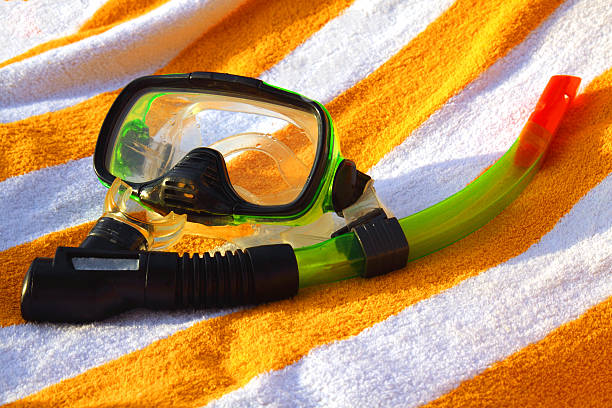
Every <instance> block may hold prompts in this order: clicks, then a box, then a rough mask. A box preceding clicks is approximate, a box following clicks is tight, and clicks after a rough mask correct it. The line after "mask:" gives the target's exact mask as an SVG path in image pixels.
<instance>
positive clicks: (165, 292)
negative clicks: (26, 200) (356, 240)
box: [21, 244, 299, 323]
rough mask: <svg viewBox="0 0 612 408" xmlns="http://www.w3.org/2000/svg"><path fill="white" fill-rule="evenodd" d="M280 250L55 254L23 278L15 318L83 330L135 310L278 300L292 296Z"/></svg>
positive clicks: (290, 255) (289, 254) (286, 248)
mask: <svg viewBox="0 0 612 408" xmlns="http://www.w3.org/2000/svg"><path fill="white" fill-rule="evenodd" d="M298 284H299V276H298V267H297V261H296V258H295V254H294V252H293V248H292V247H291V246H290V245H287V244H278V245H264V246H259V247H253V248H248V249H245V250H237V251H235V252H226V253H225V254H221V253H220V252H216V253H214V254H212V255H211V254H208V253H206V254H204V255H203V256H200V255H198V254H194V255H193V256H192V257H190V256H189V255H188V254H185V255H183V256H179V255H178V254H177V253H174V252H147V251H140V252H137V251H109V250H104V249H90V248H69V247H59V248H58V249H57V251H56V253H55V257H54V258H36V259H35V260H34V261H33V262H32V264H31V265H30V268H29V269H28V272H27V273H26V275H25V278H24V282H23V288H22V293H21V315H22V316H23V318H24V319H25V320H28V321H50V322H69V323H82V322H91V321H96V320H102V319H105V318H108V317H111V316H113V315H116V314H119V313H122V312H125V311H128V310H131V309H135V308H142V307H144V308H148V309H184V308H195V309H200V308H221V307H230V306H238V305H249V304H257V303H262V302H270V301H275V300H280V299H285V298H288V297H291V296H293V295H295V294H296V293H297V291H298Z"/></svg>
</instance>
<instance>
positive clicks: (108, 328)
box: [0, 309, 237, 404]
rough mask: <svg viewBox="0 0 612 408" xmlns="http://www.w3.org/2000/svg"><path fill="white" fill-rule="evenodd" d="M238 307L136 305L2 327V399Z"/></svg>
mask: <svg viewBox="0 0 612 408" xmlns="http://www.w3.org/2000/svg"><path fill="white" fill-rule="evenodd" d="M236 310H237V309H230V310H223V311H207V312H203V311H197V312H193V311H191V312H150V311H146V310H135V311H133V312H130V313H125V314H123V315H121V316H119V317H116V318H112V319H108V320H105V321H104V322H101V323H95V324H88V325H80V326H76V325H67V324H48V323H47V324H32V323H28V324H25V325H17V326H9V327H3V328H2V331H1V332H0V338H2V341H0V367H2V375H0V404H5V403H7V402H11V401H15V400H17V399H19V398H23V397H25V396H27V395H29V394H32V393H34V392H37V391H39V390H41V389H43V388H45V387H47V386H49V385H51V384H55V383H57V382H60V381H61V380H63V379H66V378H70V377H74V376H75V375H77V374H79V373H82V372H83V371H86V370H88V369H90V368H93V367H96V366H98V365H101V364H104V363H106V362H108V361H110V360H113V359H115V358H119V357H121V356H122V355H124V354H127V353H130V352H132V351H135V350H139V349H141V348H143V347H146V346H147V345H149V344H151V343H152V342H154V341H156V340H160V339H163V338H166V337H168V336H170V335H172V334H174V333H176V332H177V331H179V330H183V329H186V328H188V327H189V326H191V325H193V324H194V323H196V322H200V321H203V320H207V319H211V318H213V317H216V316H219V315H222V314H228V313H233V312H235V311H236Z"/></svg>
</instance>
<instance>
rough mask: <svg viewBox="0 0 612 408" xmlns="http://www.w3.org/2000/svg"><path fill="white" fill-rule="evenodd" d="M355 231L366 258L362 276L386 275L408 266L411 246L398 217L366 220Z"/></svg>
mask: <svg viewBox="0 0 612 408" xmlns="http://www.w3.org/2000/svg"><path fill="white" fill-rule="evenodd" d="M353 231H354V232H355V235H356V236H357V239H358V240H359V244H360V245H361V249H362V250H363V253H364V255H365V258H366V265H365V269H364V271H363V273H362V275H361V276H362V277H364V278H371V277H373V276H379V275H384V274H386V273H388V272H391V271H394V270H397V269H401V268H403V267H404V266H406V263H407V262H408V254H409V252H410V248H409V246H408V241H407V240H406V236H405V235H404V231H402V227H401V226H400V224H399V222H398V221H397V218H385V219H376V220H374V221H370V222H365V223H363V224H360V225H357V226H356V227H354V228H353Z"/></svg>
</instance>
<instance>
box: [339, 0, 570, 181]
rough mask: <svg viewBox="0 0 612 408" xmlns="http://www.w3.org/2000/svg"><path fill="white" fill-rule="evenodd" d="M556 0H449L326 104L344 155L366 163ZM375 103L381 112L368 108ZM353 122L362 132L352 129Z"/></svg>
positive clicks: (513, 41) (470, 78) (517, 39)
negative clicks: (439, 14) (398, 48)
mask: <svg viewBox="0 0 612 408" xmlns="http://www.w3.org/2000/svg"><path fill="white" fill-rule="evenodd" d="M561 3H562V1H560V0H556V1H540V0H522V1H511V2H499V1H489V2H486V1H478V0H471V1H463V0H461V1H457V2H456V3H455V4H454V5H453V7H451V8H450V9H449V10H448V11H447V12H446V13H445V14H444V17H443V18H439V19H438V20H437V21H435V22H434V23H432V24H431V25H430V26H429V27H428V28H427V30H425V31H424V32H423V33H421V34H420V35H419V36H417V37H416V38H415V39H414V41H412V42H411V43H410V44H409V45H408V46H406V47H405V48H404V49H403V50H402V52H401V53H398V54H397V55H396V56H395V57H394V58H392V59H391V60H389V61H388V62H387V63H386V64H385V66H386V69H384V70H378V71H376V72H374V73H373V74H372V75H370V76H369V77H368V81H367V82H365V81H364V82H363V83H361V84H357V85H356V86H354V87H353V88H351V89H350V90H348V91H347V92H345V93H344V94H342V95H340V97H338V98H336V100H334V101H333V102H332V103H331V104H330V105H329V107H328V109H329V111H330V113H331V116H332V118H341V120H338V121H337V122H336V127H337V130H338V134H339V135H340V136H341V140H342V152H343V153H344V156H345V157H350V158H351V159H352V160H354V161H355V163H357V167H359V168H361V169H369V168H370V167H371V166H373V165H374V164H376V163H377V162H378V160H379V158H380V157H382V156H383V155H384V154H386V153H387V152H388V151H390V150H391V149H392V148H393V147H395V146H397V145H398V144H400V143H401V142H402V141H403V140H404V139H405V138H406V137H407V136H408V135H409V134H410V132H412V130H414V129H416V128H417V127H418V126H419V125H420V124H421V123H423V122H424V121H425V120H426V119H427V118H428V117H429V116H430V115H431V114H432V113H433V112H435V111H436V110H438V109H439V108H440V107H441V106H442V105H443V104H444V103H445V102H446V101H447V100H448V99H449V98H450V97H452V96H453V95H455V94H456V93H457V92H459V91H460V90H461V89H463V88H464V87H465V86H466V85H467V84H469V83H470V82H472V81H473V80H474V79H476V78H477V77H478V75H480V74H481V73H482V72H484V71H485V70H486V69H487V68H488V67H490V66H491V65H492V64H493V63H495V61H497V60H498V59H499V58H501V57H503V56H504V55H506V54H507V53H508V52H509V51H510V50H511V49H512V48H513V47H514V46H516V45H517V44H519V43H520V42H522V40H523V39H524V38H525V37H526V36H527V35H528V34H529V33H530V32H531V31H532V30H533V29H534V28H535V27H537V26H538V25H539V24H540V23H541V22H542V21H543V20H544V19H545V18H546V17H547V16H548V15H549V14H550V13H551V12H552V11H553V10H555V8H556V7H557V6H558V5H559V4H561ZM433 35H438V37H437V38H436V37H434V36H433ZM389 89H391V90H392V91H391V92H389V91H388V90H389ZM366 101H367V103H365V102H366ZM379 106H384V111H382V112H379V114H378V115H372V114H370V111H371V110H372V109H376V108H375V107H379ZM389 123H396V124H398V125H397V126H388V124H389ZM355 127H358V128H359V129H363V130H364V131H363V132H354V131H353V130H352V129H354V128H355ZM361 135H367V136H368V137H367V138H368V139H369V140H370V141H372V142H370V143H369V142H368V141H366V140H363V139H362V138H361ZM365 145H367V146H368V149H364V148H363V146H365Z"/></svg>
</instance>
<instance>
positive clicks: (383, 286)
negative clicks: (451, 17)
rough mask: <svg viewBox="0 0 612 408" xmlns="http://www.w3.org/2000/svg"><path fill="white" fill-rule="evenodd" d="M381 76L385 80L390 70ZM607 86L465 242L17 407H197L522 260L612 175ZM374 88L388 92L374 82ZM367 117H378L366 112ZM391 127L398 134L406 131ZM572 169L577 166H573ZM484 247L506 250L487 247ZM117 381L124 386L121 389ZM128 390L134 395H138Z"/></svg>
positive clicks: (597, 88)
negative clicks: (516, 193)
mask: <svg viewBox="0 0 612 408" xmlns="http://www.w3.org/2000/svg"><path fill="white" fill-rule="evenodd" d="M500 7H501V8H502V12H508V11H509V10H517V9H525V10H533V9H531V8H526V7H525V8H523V7H524V6H523V7H521V6H517V5H516V4H509V3H507V2H505V3H504V4H503V5H500ZM505 7H508V9H505ZM480 9H481V8H479V7H472V6H470V7H468V8H466V9H460V10H459V11H457V10H456V9H455V12H461V10H464V11H463V12H464V13H468V14H469V13H472V12H476V10H480ZM442 18H444V17H442ZM465 18H468V16H465ZM486 20H488V18H486V16H480V17H479V18H478V19H476V20H475V21H476V22H478V24H479V26H480V23H479V22H480V21H486ZM430 28H431V26H430ZM428 30H429V29H428ZM433 34H435V35H433V36H432V37H431V41H432V42H433V44H436V43H438V42H442V43H443V42H444V38H445V35H454V33H453V32H452V30H447V31H446V32H444V33H439V32H435V31H434V32H433ZM515 40H517V39H515ZM517 41H518V40H517ZM392 67H393V66H392ZM381 69H383V70H385V69H389V66H387V65H385V66H383V67H382V68H381ZM387 74H388V76H389V77H391V76H392V71H387ZM611 80H612V72H610V73H607V74H606V75H605V76H603V77H602V78H600V79H599V80H597V81H595V82H594V83H593V85H591V87H590V88H589V89H588V91H587V94H586V95H584V96H583V97H581V98H579V99H578V102H579V104H578V105H577V106H574V107H573V108H572V111H571V112H570V114H569V118H568V121H566V122H565V123H566V125H564V127H563V128H562V129H561V130H560V135H559V139H558V141H557V142H554V143H555V144H554V147H553V151H552V154H551V156H550V159H551V160H549V162H548V163H547V165H546V166H545V168H544V169H543V170H542V172H541V173H540V174H539V175H538V177H536V179H535V180H534V181H533V183H532V184H531V186H530V187H529V188H528V189H527V190H526V191H525V193H524V194H523V195H522V196H521V197H520V198H519V199H518V200H517V201H516V202H515V203H514V204H513V205H511V206H510V207H509V208H508V209H507V210H506V211H505V212H504V213H502V214H501V215H500V216H498V217H497V218H496V219H495V220H493V221H492V222H491V223H489V224H488V225H487V226H485V227H484V228H483V229H481V230H479V231H478V232H476V233H474V234H472V235H471V236H469V237H468V238H466V239H464V240H462V241H460V242H458V243H456V244H454V245H452V246H450V247H448V248H446V249H444V250H442V251H440V252H439V253H437V254H436V255H433V256H430V257H427V258H423V259H421V260H419V261H417V262H414V263H412V264H411V265H410V266H409V267H408V268H407V269H406V270H404V271H398V272H396V273H392V274H390V275H387V276H383V277H380V278H376V279H371V280H362V279H353V280H348V281H343V282H339V283H336V284H332V285H325V286H320V287H315V288H309V289H306V290H304V291H302V292H301V293H300V294H299V295H298V296H297V297H296V299H293V300H287V301H282V302H277V303H273V304H267V305H263V306H260V307H258V308H255V309H252V310H247V311H243V312H239V313H234V314H231V315H227V316H223V317H220V318H216V319H212V320H209V321H206V322H202V323H199V324H196V325H194V326H192V327H191V328H189V329H187V330H184V331H181V332H179V333H176V334H175V335H173V336H171V337H169V338H167V339H164V340H161V341H158V342H156V343H153V344H152V345H150V346H148V347H146V348H144V349H143V350H140V351H137V352H134V353H131V354H128V355H125V356H123V357H121V358H119V359H117V360H115V361H112V362H110V363H108V364H105V365H102V366H100V367H96V368H94V369H92V370H89V371H87V372H85V373H84V374H82V375H80V376H78V377H76V378H73V379H70V380H66V381H64V382H62V383H59V384H55V385H53V386H51V387H49V388H47V389H45V390H43V391H41V392H39V393H37V394H35V395H32V396H30V397H28V398H26V399H24V400H22V401H20V402H18V403H16V404H15V405H19V404H22V403H43V402H44V403H48V404H53V403H55V402H56V401H57V402H59V401H62V402H64V403H66V402H69V403H70V404H71V405H89V404H94V403H95V404H107V405H113V404H119V403H122V404H126V403H127V404H133V405H168V404H181V405H185V406H197V405H202V404H205V403H207V402H208V401H210V400H211V399H214V398H218V397H220V396H221V395H223V394H225V393H227V392H230V391H231V390H233V389H236V388H238V387H241V386H243V385H244V384H246V383H247V382H248V381H249V380H250V379H251V378H253V376H255V375H257V374H260V373H262V372H266V371H268V370H274V369H280V368H282V367H284V366H286V365H287V364H291V363H292V362H295V361H296V360H298V359H299V358H301V357H302V356H304V355H305V354H306V353H307V352H308V351H309V350H311V349H312V348H313V347H316V346H318V345H321V344H325V343H328V342H330V341H334V340H339V339H344V338H347V337H349V336H352V335H356V334H358V333H359V332H361V331H362V330H364V329H365V328H367V327H370V326H372V324H373V323H375V322H378V321H381V320H383V319H385V318H387V317H389V316H390V315H392V314H395V313H398V312H399V311H401V310H402V309H403V308H405V307H406V306H408V305H410V304H413V303H415V302H417V301H419V300H422V299H424V298H427V297H430V296H432V295H434V294H436V293H439V292H440V291H442V290H444V289H447V288H449V287H452V286H453V285H455V284H456V283H458V282H460V281H462V280H464V279H466V278H468V277H470V276H474V275H476V274H477V273H479V272H480V271H482V270H485V269H487V268H490V267H492V266H494V265H497V264H499V263H500V262H504V261H506V260H507V259H509V258H511V257H513V256H516V255H518V254H520V253H522V252H524V251H525V250H526V249H527V248H528V247H529V246H531V245H532V244H533V243H535V242H537V241H538V240H539V238H540V237H541V236H542V235H544V234H545V233H546V232H548V231H549V230H550V229H551V228H552V227H553V226H554V225H555V223H556V222H557V221H558V219H559V218H560V217H561V216H562V215H563V214H564V213H566V212H567V211H568V210H569V209H570V208H571V207H572V206H573V205H574V204H575V203H576V201H577V200H578V199H579V198H580V197H581V196H582V195H584V194H585V193H586V192H588V191H589V190H590V189H591V188H592V187H593V186H594V185H596V184H597V183H598V182H599V181H601V180H602V179H603V178H604V177H605V176H606V175H607V174H608V173H609V172H610V170H612V160H610V158H611V157H612V146H609V145H606V144H605V140H606V137H607V136H606V133H605V132H608V130H607V129H606V127H607V126H608V123H609V122H610V121H611V120H612V112H606V108H607V105H608V102H609V100H610V96H612V87H610V82H611ZM366 81H367V79H366ZM398 82H399V81H398ZM372 86H376V87H377V88H376V89H377V91H378V92H386V89H385V88H380V87H378V84H377V83H376V82H373V85H372ZM396 86H401V84H399V83H398V84H397V85H396ZM390 88H391V89H393V85H391V86H390ZM364 101H365V102H369V101H368V100H367V99H366V100H363V99H362V102H364ZM580 102H581V104H580ZM385 109H386V107H385ZM602 111H603V112H604V113H605V114H604V115H602ZM371 114H372V115H377V114H380V112H379V111H375V109H372V110H371ZM572 121H573V122H572ZM567 123H571V125H567ZM389 126H390V127H391V128H392V130H399V129H401V128H402V127H403V126H405V124H404V123H393V124H390V125H389ZM350 130H351V131H353V132H357V133H360V135H359V138H360V139H362V140H368V139H367V137H368V136H367V135H365V133H366V132H368V130H367V129H361V128H360V127H359V126H357V125H356V126H355V128H351V129H350ZM391 133H392V132H391ZM569 136H571V139H569V141H568V137H569ZM574 161H577V162H579V163H581V165H580V166H572V163H574ZM517 220H520V222H517ZM491 242H504V243H505V245H504V246H492V245H491V244H490V243H491ZM118 378H120V379H124V378H129V382H128V381H122V380H121V381H117V379H118ZM134 389H138V390H139V393H138V394H137V395H135V394H134V393H133V392H132V391H133V390H134Z"/></svg>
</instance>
